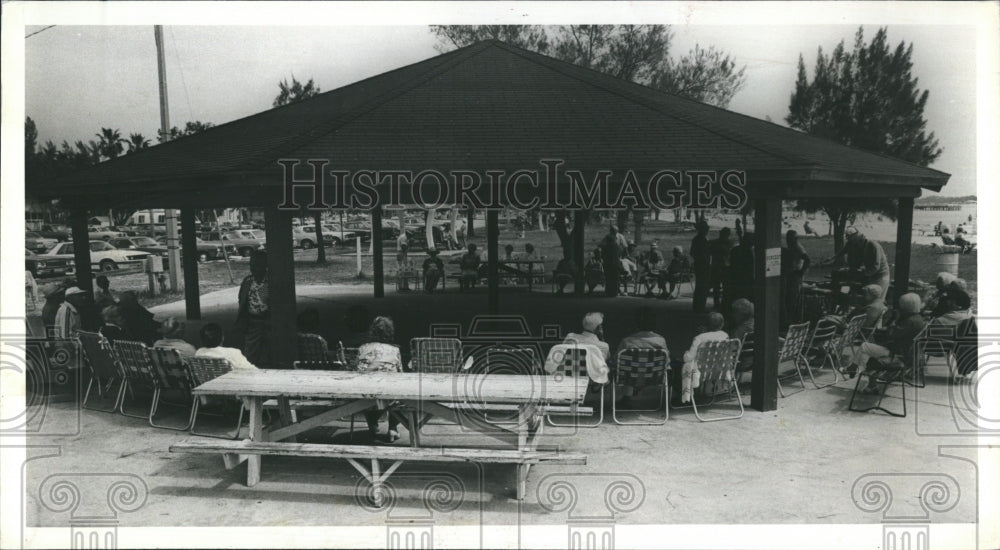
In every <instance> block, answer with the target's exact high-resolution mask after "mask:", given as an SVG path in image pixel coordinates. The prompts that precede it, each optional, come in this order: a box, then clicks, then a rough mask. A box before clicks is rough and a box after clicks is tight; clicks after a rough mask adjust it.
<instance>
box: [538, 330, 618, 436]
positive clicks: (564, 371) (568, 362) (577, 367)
mask: <svg viewBox="0 0 1000 550" xmlns="http://www.w3.org/2000/svg"><path fill="white" fill-rule="evenodd" d="M560 353H561V355H562V357H558V355H559V354H560ZM549 356H550V357H551V358H552V359H553V360H554V362H555V363H557V364H558V365H559V368H558V369H557V370H556V371H555V373H553V376H556V377H565V378H569V379H572V380H576V381H577V382H578V383H580V384H588V385H589V383H590V377H589V376H588V374H587V349H586V348H578V347H570V348H566V350H565V353H562V352H560V351H559V349H558V348H555V347H554V348H553V349H552V350H550V351H549ZM600 393H601V396H600V399H601V400H600V413H599V415H598V417H597V421H595V422H593V423H588V424H581V423H580V422H579V421H577V417H578V415H577V413H576V408H577V406H578V405H580V404H579V403H575V402H574V403H573V404H572V405H570V409H571V414H572V416H573V422H568V423H567V422H556V421H554V420H552V415H546V416H545V419H546V421H548V423H549V424H550V425H552V426H561V427H570V428H596V427H598V426H600V425H601V424H602V423H603V422H604V385H603V384H602V385H601V392H600Z"/></svg>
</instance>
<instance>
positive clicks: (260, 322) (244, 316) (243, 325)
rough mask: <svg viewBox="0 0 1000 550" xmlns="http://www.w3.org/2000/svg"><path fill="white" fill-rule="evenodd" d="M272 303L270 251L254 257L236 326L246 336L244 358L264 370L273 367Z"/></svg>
mask: <svg viewBox="0 0 1000 550" xmlns="http://www.w3.org/2000/svg"><path fill="white" fill-rule="evenodd" d="M270 303H271V300H270V291H269V289H268V283H267V252H264V251H263V250H255V251H254V252H253V253H252V254H251V255H250V274H249V275H247V276H246V277H245V278H244V279H243V283H242V284H240V293H239V313H238V314H237V317H236V327H237V329H238V330H239V331H240V332H242V333H243V338H244V339H243V355H245V356H246V358H247V359H248V360H249V361H250V362H251V363H253V364H254V365H256V366H258V367H260V368H268V366H269V365H270V364H271V346H270V345H269V342H268V339H269V337H270V335H269V334H268V333H269V332H270V327H271V305H270Z"/></svg>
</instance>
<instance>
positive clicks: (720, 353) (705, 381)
mask: <svg viewBox="0 0 1000 550" xmlns="http://www.w3.org/2000/svg"><path fill="white" fill-rule="evenodd" d="M741 343H742V342H741V341H740V339H739V338H730V339H728V340H716V341H712V342H704V343H702V344H701V345H700V346H698V351H697V355H696V356H695V361H696V362H697V364H698V371H699V378H700V383H699V388H700V389H701V392H692V394H691V405H690V406H691V408H692V409H694V415H695V416H696V417H697V418H698V420H700V421H702V422H715V421H718V420H736V419H738V418H742V417H743V412H744V410H743V397H742V396H741V395H740V389H739V387H738V385H737V384H736V364H737V362H738V361H739V356H740V345H741ZM709 384H711V386H712V390H711V392H709V391H708V389H707V388H708V386H709ZM720 386H721V388H722V389H721V390H720ZM734 392H735V393H736V400H737V402H738V404H739V407H740V413H739V414H733V415H724V416H716V417H714V418H706V417H703V416H702V415H701V412H700V411H699V410H698V399H697V394H698V393H701V394H702V395H706V394H707V395H708V396H709V397H711V399H710V400H709V402H708V403H702V405H701V406H702V407H705V406H708V405H713V404H715V400H716V398H717V397H718V396H720V395H730V394H732V393H734ZM675 408H687V407H686V406H682V407H675Z"/></svg>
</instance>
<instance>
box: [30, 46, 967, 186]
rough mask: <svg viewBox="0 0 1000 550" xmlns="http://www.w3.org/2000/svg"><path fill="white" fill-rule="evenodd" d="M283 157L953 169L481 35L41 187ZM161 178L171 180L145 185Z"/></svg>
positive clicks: (769, 169)
mask: <svg viewBox="0 0 1000 550" xmlns="http://www.w3.org/2000/svg"><path fill="white" fill-rule="evenodd" d="M288 158H297V159H303V160H305V159H313V158H323V159H328V160H329V161H330V165H329V168H331V169H342V170H351V171H354V170H361V169H378V170H395V169H399V170H403V169H405V170H422V169H436V170H439V171H442V172H446V171H449V170H455V169H467V170H476V171H480V172H484V171H486V170H492V169H497V170H510V171H512V170H517V169H538V168H539V164H538V163H539V160H540V159H543V158H559V159H563V160H565V162H566V164H565V168H568V169H578V170H581V171H583V172H584V173H587V172H591V171H594V170H598V169H607V170H614V171H615V172H616V173H624V172H625V171H627V170H633V171H635V172H637V173H638V174H651V173H653V172H655V171H657V170H662V169H673V170H691V169H713V170H727V169H737V170H744V171H746V172H747V184H748V186H749V188H750V190H751V192H753V189H754V186H755V185H762V184H764V183H767V184H775V183H779V184H780V183H782V182H792V183H796V184H802V183H803V182H815V183H823V184H828V183H847V182H852V183H864V184H875V185H899V186H906V187H909V188H914V187H923V188H927V189H932V190H935V191H937V190H940V188H941V187H942V186H943V185H944V184H945V183H947V181H948V178H949V177H950V176H949V175H948V174H945V173H943V172H940V171H937V170H933V169H930V168H925V167H921V166H918V165H915V164H911V163H908V162H904V161H900V160H897V159H893V158H889V157H886V156H881V155H876V154H872V153H867V152H864V151H861V150H858V149H853V148H851V147H847V146H844V145H840V144H838V143H835V142H832V141H828V140H824V139H820V138H816V137H812V136H809V135H806V134H804V133H801V132H798V131H795V130H791V129H788V128H784V127H782V126H779V125H777V124H773V123H770V122H765V121H762V120H758V119H755V118H752V117H748V116H744V115H740V114H737V113H734V112H731V111H727V110H725V109H720V108H717V107H712V106H709V105H705V104H702V103H698V102H696V101H691V100H687V99H683V98H680V97H677V96H673V95H670V94H666V93H663V92H659V91H657V90H654V89H651V88H648V87H645V86H642V85H639V84H635V83H631V82H627V81H624V80H621V79H617V78H614V77H611V76H609V75H606V74H603V73H600V72H596V71H592V70H589V69H585V68H581V67H577V66H575V65H572V64H568V63H565V62H562V61H559V60H556V59H553V58H550V57H546V56H544V55H540V54H537V53H533V52H529V51H526V50H522V49H519V48H515V47H513V46H510V45H507V44H504V43H501V42H497V41H486V42H480V43H477V44H474V45H472V46H468V47H465V48H461V49H459V50H455V51H453V52H449V53H446V54H443V55H440V56H436V57H433V58H431V59H428V60H425V61H421V62H418V63H415V64H412V65H408V66H406V67H402V68H399V69H396V70H393V71H390V72H387V73H384V74H381V75H378V76H375V77H372V78H368V79H365V80H362V81H360V82H356V83H354V84H351V85H348V86H344V87H342V88H338V89H336V90H332V91H329V92H325V93H322V94H319V95H317V96H316V97H314V98H311V99H308V100H305V101H300V102H297V103H293V104H290V105H286V106H282V107H277V108H274V109H270V110H267V111H264V112H262V113H258V114H255V115H252V116H249V117H246V118H242V119H239V120H235V121H233V122H229V123H227V124H222V125H219V126H216V127H214V128H211V129H209V130H206V131H204V132H202V133H199V134H196V135H193V136H188V137H184V138H180V139H177V140H175V141H172V142H169V143H165V144H161V145H157V146H154V147H151V148H149V149H147V150H143V151H140V152H137V153H135V154H131V155H126V156H123V157H119V158H117V159H113V160H110V161H106V162H103V163H101V164H98V165H96V166H93V167H89V168H87V169H84V170H81V171H79V172H77V173H74V174H70V175H68V176H65V177H63V178H60V179H58V180H54V181H52V182H48V183H47V184H46V185H45V186H44V187H45V188H44V189H42V190H39V191H40V192H41V193H40V194H42V195H43V196H50V197H59V196H61V197H69V196H86V195H89V194H92V193H99V194H103V193H105V192H107V191H108V190H110V189H117V190H118V191H122V192H126V193H127V192H130V191H133V190H135V189H139V188H141V189H142V190H143V191H144V192H149V191H151V190H153V189H155V190H157V191H158V192H159V193H158V194H159V195H160V196H162V195H163V194H164V193H166V194H169V193H181V192H191V190H193V189H196V188H197V189H200V190H202V191H204V190H205V187H206V186H207V187H211V185H212V182H213V181H220V182H221V181H222V180H225V181H228V182H230V183H228V184H227V185H232V182H233V181H239V180H240V178H244V179H246V178H252V179H253V180H254V181H256V182H258V183H259V182H261V181H264V182H266V183H265V185H268V186H270V185H273V186H274V187H275V188H277V187H279V186H280V185H281V183H282V179H281V176H282V171H281V168H280V167H279V165H278V164H277V161H278V160H279V159H288ZM272 182H273V183H272ZM158 183H164V184H167V183H168V184H169V185H146V184H158ZM219 185H220V187H221V185H222V184H221V183H220V184H219Z"/></svg>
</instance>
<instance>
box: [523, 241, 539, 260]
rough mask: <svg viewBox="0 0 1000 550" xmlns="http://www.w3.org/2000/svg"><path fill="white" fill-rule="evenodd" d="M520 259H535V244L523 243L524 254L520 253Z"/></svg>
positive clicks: (536, 256) (536, 257) (536, 255)
mask: <svg viewBox="0 0 1000 550" xmlns="http://www.w3.org/2000/svg"><path fill="white" fill-rule="evenodd" d="M521 259H522V260H537V259H538V254H536V253H535V245H533V244H531V243H524V254H522V255H521Z"/></svg>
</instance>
